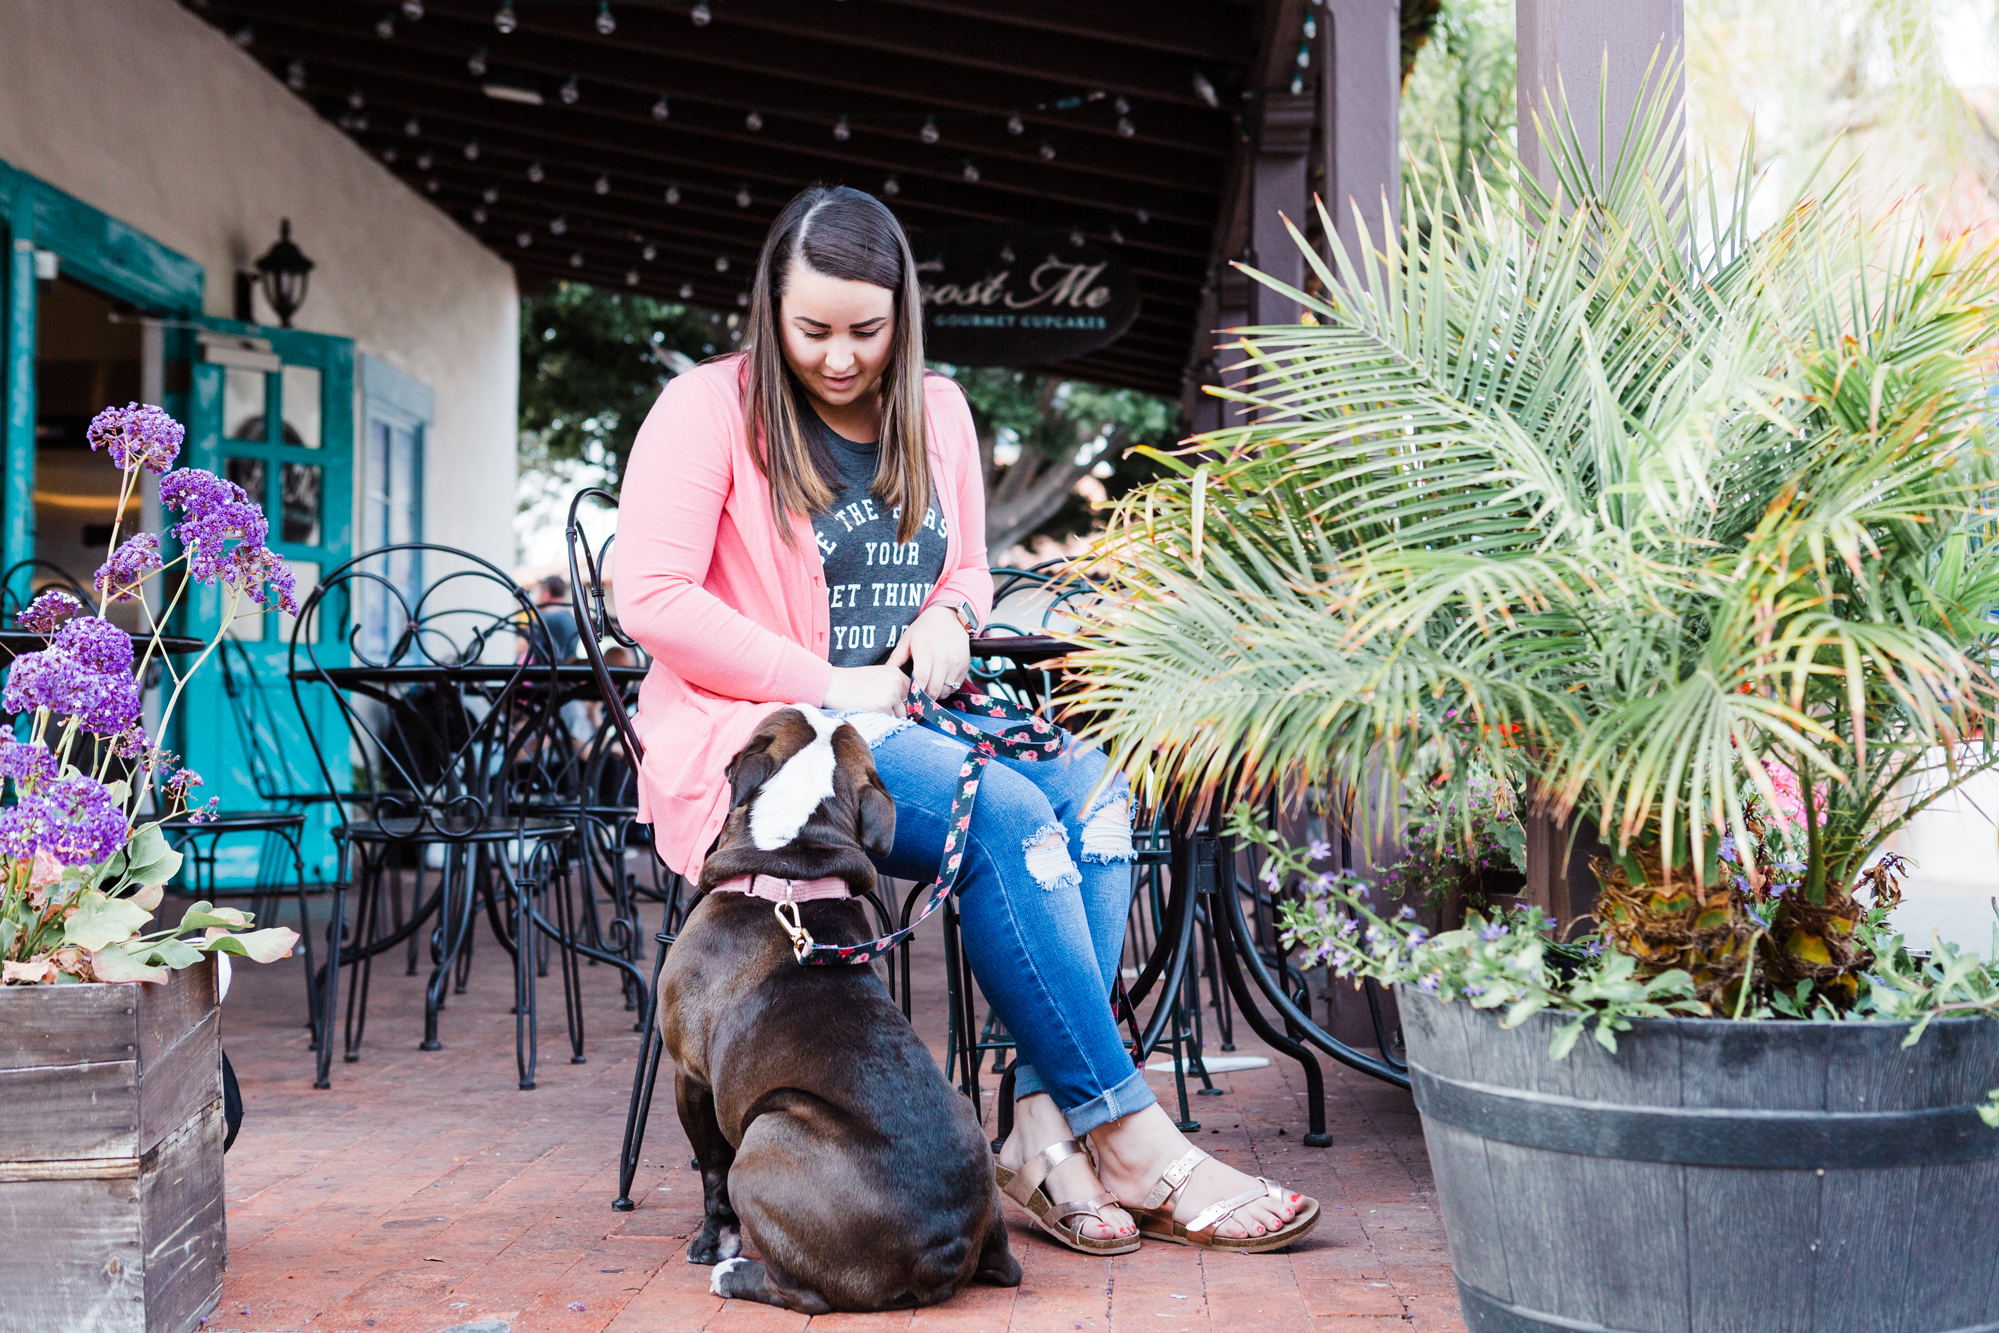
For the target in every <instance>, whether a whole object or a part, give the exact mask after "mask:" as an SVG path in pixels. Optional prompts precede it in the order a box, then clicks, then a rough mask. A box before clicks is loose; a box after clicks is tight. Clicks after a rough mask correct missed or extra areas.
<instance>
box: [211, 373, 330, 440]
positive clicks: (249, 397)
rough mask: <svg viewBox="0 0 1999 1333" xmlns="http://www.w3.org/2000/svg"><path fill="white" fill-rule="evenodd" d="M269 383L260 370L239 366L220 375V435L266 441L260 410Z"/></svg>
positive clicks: (266, 433) (263, 417) (262, 416)
mask: <svg viewBox="0 0 1999 1333" xmlns="http://www.w3.org/2000/svg"><path fill="white" fill-rule="evenodd" d="M270 383H271V381H270V377H269V376H267V375H265V374H264V372H263V371H261V370H245V369H244V368H243V367H241V366H230V367H229V368H227V369H226V370H224V371H223V372H222V433H223V434H224V435H226V436H228V437H229V438H230V439H232V440H268V439H269V438H270V432H269V430H268V429H267V427H266V423H267V418H266V416H265V410H264V405H265V402H266V400H267V398H268V395H269V391H270ZM315 401H316V400H315ZM316 410H317V409H315V411H316Z"/></svg>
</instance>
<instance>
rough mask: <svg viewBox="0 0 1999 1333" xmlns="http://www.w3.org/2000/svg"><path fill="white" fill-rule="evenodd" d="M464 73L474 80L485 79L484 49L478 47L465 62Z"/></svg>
mask: <svg viewBox="0 0 1999 1333" xmlns="http://www.w3.org/2000/svg"><path fill="white" fill-rule="evenodd" d="M465 72H466V73H468V74H470V75H471V76H472V77H473V78H475V79H483V78H485V77H486V48H485V47H483V46H482V47H480V48H479V49H478V50H477V51H474V52H473V53H472V54H471V56H470V57H468V58H467V59H466V61H465Z"/></svg>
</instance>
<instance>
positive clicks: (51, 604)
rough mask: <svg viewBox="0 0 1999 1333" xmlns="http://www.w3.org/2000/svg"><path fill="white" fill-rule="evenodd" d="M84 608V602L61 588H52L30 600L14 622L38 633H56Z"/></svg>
mask: <svg viewBox="0 0 1999 1333" xmlns="http://www.w3.org/2000/svg"><path fill="white" fill-rule="evenodd" d="M82 609H83V603H81V602H79V601H77V600H76V598H74V597H72V596H70V595H69V594H68V593H66V592H64V591H63V590H62V589H61V588H50V589H48V590H47V591H45V592H44V593H42V595H41V596H39V597H37V598H35V600H34V601H32V602H29V603H28V605H27V606H26V607H25V608H23V609H22V611H21V614H19V615H17V616H15V617H14V623H15V624H16V625H19V626H20V627H21V628H22V629H24V630H29V631H32V632H33V633H36V634H54V633H55V632H56V630H57V629H59V628H60V627H61V626H62V622H63V621H65V620H67V619H69V618H70V617H71V616H73V615H75V614H76V613H77V612H78V611H81V610H82Z"/></svg>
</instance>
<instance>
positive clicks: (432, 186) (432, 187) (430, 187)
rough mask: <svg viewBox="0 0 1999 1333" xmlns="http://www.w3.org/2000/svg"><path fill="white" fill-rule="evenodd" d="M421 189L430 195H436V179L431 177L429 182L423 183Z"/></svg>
mask: <svg viewBox="0 0 1999 1333" xmlns="http://www.w3.org/2000/svg"><path fill="white" fill-rule="evenodd" d="M423 188H424V189H425V190H427V191H428V192H429V193H431V194H436V193H437V191H438V184H437V177H435V176H433V177H431V178H430V179H429V180H427V181H425V182H424V183H423Z"/></svg>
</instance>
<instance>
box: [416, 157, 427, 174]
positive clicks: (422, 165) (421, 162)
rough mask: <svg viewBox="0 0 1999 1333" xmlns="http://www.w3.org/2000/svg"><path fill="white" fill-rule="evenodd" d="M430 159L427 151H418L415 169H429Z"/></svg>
mask: <svg viewBox="0 0 1999 1333" xmlns="http://www.w3.org/2000/svg"><path fill="white" fill-rule="evenodd" d="M430 161H431V159H430V154H429V153H418V154H417V157H416V169H417V170H418V171H429V170H430Z"/></svg>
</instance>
